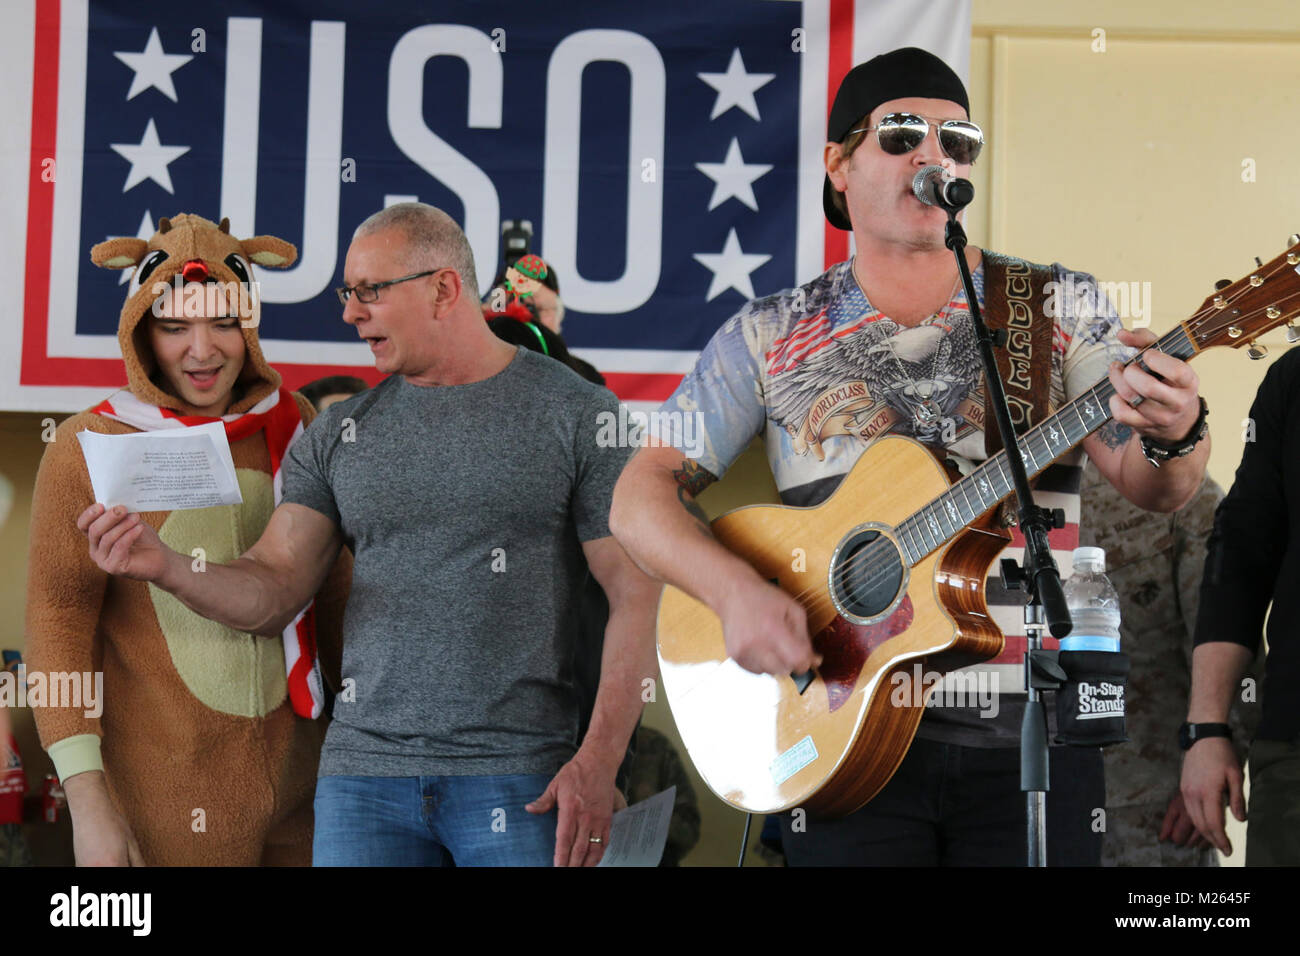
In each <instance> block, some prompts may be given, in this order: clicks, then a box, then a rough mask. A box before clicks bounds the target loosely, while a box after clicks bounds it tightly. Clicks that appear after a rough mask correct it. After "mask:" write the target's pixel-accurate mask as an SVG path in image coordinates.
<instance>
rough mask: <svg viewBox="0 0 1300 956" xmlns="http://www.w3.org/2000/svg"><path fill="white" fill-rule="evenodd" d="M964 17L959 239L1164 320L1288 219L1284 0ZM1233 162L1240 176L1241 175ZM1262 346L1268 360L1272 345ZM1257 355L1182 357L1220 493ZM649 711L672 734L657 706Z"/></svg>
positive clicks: (996, 2) (20, 525)
mask: <svg viewBox="0 0 1300 956" xmlns="http://www.w3.org/2000/svg"><path fill="white" fill-rule="evenodd" d="M973 19H974V35H973V37H972V49H971V83H970V86H971V97H972V113H973V116H974V118H975V119H977V120H978V121H980V122H981V123H983V124H984V126H985V128H986V130H987V131H988V133H989V136H990V145H989V147H988V151H987V152H986V154H985V157H984V158H983V159H982V160H981V162H980V164H979V165H978V167H977V168H976V172H975V176H974V178H975V183H976V187H977V189H978V194H979V198H978V199H977V202H976V205H975V206H973V207H972V209H971V213H970V219H969V222H968V227H969V230H970V233H971V238H972V241H974V242H976V243H977V244H987V245H989V246H990V248H996V249H999V250H1001V251H1004V252H1009V253H1014V254H1017V255H1021V256H1025V257H1028V258H1031V259H1036V260H1038V261H1052V260H1056V261H1060V262H1063V263H1065V264H1066V265H1068V266H1070V267H1072V268H1076V269H1084V270H1087V271H1091V272H1093V273H1095V274H1096V275H1097V276H1098V278H1100V279H1102V280H1107V281H1125V282H1137V283H1139V286H1140V284H1141V283H1145V282H1149V283H1150V284H1151V286H1150V288H1151V296H1152V303H1153V306H1154V308H1153V315H1152V327H1153V329H1154V330H1155V331H1156V332H1157V333H1161V332H1164V331H1166V330H1167V329H1169V328H1171V327H1172V326H1173V324H1174V323H1176V322H1178V321H1180V320H1181V319H1183V318H1185V317H1187V316H1188V315H1189V314H1190V313H1191V312H1192V311H1193V310H1195V309H1196V308H1197V307H1198V306H1199V305H1200V303H1201V302H1202V300H1203V299H1204V298H1205V297H1206V296H1207V295H1209V294H1210V291H1211V288H1212V285H1213V282H1214V280H1216V279H1219V278H1231V279H1236V278H1238V277H1239V276H1241V275H1243V274H1244V273H1245V272H1246V271H1247V270H1249V269H1250V268H1251V265H1252V257H1253V256H1255V255H1259V256H1260V257H1261V258H1263V259H1264V260H1265V261H1267V260H1268V259H1270V258H1272V257H1273V256H1274V255H1276V254H1277V253H1278V252H1279V251H1281V248H1282V241H1283V239H1284V237H1285V236H1287V235H1288V234H1290V233H1293V232H1297V231H1300V189H1298V188H1297V187H1296V186H1295V184H1294V183H1293V181H1292V179H1291V174H1292V173H1293V172H1294V170H1295V163H1294V157H1295V156H1297V155H1300V123H1296V122H1295V118H1296V117H1297V112H1298V108H1300V102H1298V98H1300V94H1297V92H1296V87H1295V76H1296V67H1295V64H1296V63H1298V62H1300V12H1297V7H1296V6H1295V4H1294V2H1293V0H1264V2H1261V0H1253V2H1251V3H1249V4H1243V3H1238V4H1223V3H1220V2H1218V0H1193V2H1189V0H1181V2H1175V0H1146V2H1140V3H1139V2H1121V0H1088V2H1082V0H1069V2H1054V3H1050V4H1045V3H1040V2H1036V0H975V2H974V18H973ZM1097 28H1100V29H1104V30H1105V31H1106V50H1105V52H1104V53H1103V52H1093V49H1092V46H1093V43H1094V38H1093V35H1092V31H1093V30H1094V29H1097ZM1247 158H1251V159H1254V160H1255V167H1256V182H1253V183H1245V182H1242V178H1241V173H1242V161H1243V160H1244V159H1247ZM1264 341H1265V342H1266V343H1268V344H1269V346H1270V350H1271V351H1270V356H1269V361H1271V360H1272V359H1274V358H1276V357H1277V355H1279V354H1280V353H1281V351H1282V349H1283V348H1284V344H1283V343H1284V340H1283V338H1282V336H1281V334H1280V333H1274V334H1273V335H1270V336H1268V337H1267V338H1266V339H1265V340H1264ZM1267 364H1268V362H1267V361H1265V362H1250V361H1248V360H1247V358H1246V356H1245V355H1244V354H1243V353H1241V352H1235V351H1234V352H1230V351H1227V350H1218V351H1217V352H1211V353H1209V354H1207V355H1204V356H1201V357H1198V358H1197V360H1196V361H1195V363H1194V366H1193V367H1194V369H1195V370H1196V371H1197V373H1198V374H1199V376H1200V378H1201V390H1202V393H1203V394H1204V395H1205V396H1206V398H1207V400H1208V402H1209V404H1210V408H1211V416H1210V421H1211V432H1212V438H1213V442H1214V452H1213V456H1212V458H1211V463H1210V473H1211V475H1213V476H1214V477H1215V478H1216V479H1217V480H1218V481H1219V482H1220V483H1221V484H1224V485H1225V486H1227V485H1228V484H1230V483H1231V479H1232V472H1233V470H1234V469H1235V467H1236V464H1237V462H1238V461H1239V460H1240V457H1241V451H1242V443H1241V421H1242V419H1243V418H1245V416H1246V413H1247V409H1248V407H1249V404H1250V400H1251V398H1252V396H1253V394H1254V391H1255V388H1256V386H1257V385H1258V383H1259V381H1260V379H1261V377H1262V376H1263V373H1264V370H1265V368H1266V366H1267ZM41 418H42V416H40V415H17V414H0V468H2V469H3V470H4V471H5V473H6V474H7V475H9V477H10V478H11V479H12V480H13V482H14V485H15V486H16V492H17V497H16V502H15V508H14V513H13V514H12V515H11V517H10V519H9V522H8V523H7V525H6V526H5V527H4V528H3V529H0V608H2V609H3V610H4V612H5V613H4V615H3V619H2V620H0V646H3V647H13V646H21V615H22V610H21V609H22V604H23V587H24V580H25V575H26V571H25V566H26V529H27V518H28V510H27V507H28V497H29V495H30V489H31V485H32V480H33V477H34V474H35V466H36V462H37V460H38V459H39V456H40V451H41V448H42V447H43V446H42V444H41V442H40V421H41ZM757 500H773V488H772V484H771V479H770V477H768V476H767V475H766V473H765V468H764V465H763V461H762V457H761V449H759V448H757V447H755V448H751V449H750V451H749V452H748V453H747V457H746V459H745V460H743V461H742V462H740V463H738V464H737V466H736V467H735V468H734V469H733V471H732V472H731V474H729V475H728V476H727V478H726V479H725V480H724V481H723V482H721V483H720V484H718V485H717V486H715V487H714V488H711V489H710V490H709V491H708V492H706V494H705V495H704V498H703V504H704V505H705V507H706V509H707V510H709V511H710V513H711V514H717V513H720V512H721V511H724V510H727V509H728V508H731V507H734V506H736V505H738V504H742V503H747V502H751V501H757ZM647 721H648V723H650V724H651V725H652V726H656V727H659V728H661V729H666V730H668V731H669V732H670V733H672V728H671V715H670V714H669V713H668V710H667V706H666V704H665V703H664V701H663V700H662V699H661V700H659V701H657V702H656V703H654V704H652V705H651V707H650V709H649V712H648V715H647ZM19 722H20V724H22V723H23V722H24V716H23V715H20V718H19ZM25 724H26V726H28V727H29V726H30V719H29V717H28V718H27V719H26V720H25ZM674 736H675V734H674ZM28 743H29V741H28V740H23V741H22V744H23V745H24V748H25V752H27V753H28V754H29V762H35V761H34V759H33V757H34V752H33V750H32V749H31V748H30V747H28V746H27V745H28ZM692 773H693V770H692ZM694 779H695V783H696V788H697V791H698V793H699V798H700V803H701V808H702V810H703V811H704V813H705V826H704V838H703V839H702V841H701V845H700V846H699V847H698V848H697V850H696V851H695V853H694V854H693V855H692V857H691V860H690V862H691V863H714V864H729V863H734V861H735V851H736V848H737V846H738V842H739V838H740V830H741V826H742V825H743V817H742V816H741V815H740V814H738V813H735V812H734V811H730V810H729V809H727V808H725V807H724V806H723V805H722V804H721V803H720V802H719V801H718V800H717V799H716V798H714V797H713V796H712V795H711V794H709V793H708V791H707V789H706V788H705V787H704V785H703V784H702V783H701V782H700V781H699V778H698V777H695V778H694ZM1237 858H1238V859H1239V858H1240V854H1237Z"/></svg>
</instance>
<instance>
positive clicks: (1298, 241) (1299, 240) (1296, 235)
mask: <svg viewBox="0 0 1300 956" xmlns="http://www.w3.org/2000/svg"><path fill="white" fill-rule="evenodd" d="M1297 245H1300V232H1293V233H1291V235H1289V236H1287V239H1286V247H1287V248H1288V249H1290V248H1291V247H1292V246H1297Z"/></svg>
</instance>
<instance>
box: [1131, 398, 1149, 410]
mask: <svg viewBox="0 0 1300 956" xmlns="http://www.w3.org/2000/svg"><path fill="white" fill-rule="evenodd" d="M1146 400H1147V399H1146V396H1145V395H1139V396H1138V397H1137V398H1135V399H1133V401H1131V402H1129V403H1128V407H1129V408H1137V407H1138V406H1139V405H1141V404H1142V403H1143V402H1145V401H1146Z"/></svg>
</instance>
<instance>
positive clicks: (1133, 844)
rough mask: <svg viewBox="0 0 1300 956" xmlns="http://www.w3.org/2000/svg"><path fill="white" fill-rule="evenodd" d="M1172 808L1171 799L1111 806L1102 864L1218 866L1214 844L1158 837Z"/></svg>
mask: <svg viewBox="0 0 1300 956" xmlns="http://www.w3.org/2000/svg"><path fill="white" fill-rule="evenodd" d="M1168 809H1169V804H1168V803H1145V804H1139V805H1137V806H1133V807H1107V808H1106V832H1105V834H1103V837H1102V841H1101V865H1102V866H1218V865H1219V861H1218V857H1217V856H1216V855H1215V853H1214V850H1213V849H1212V848H1210V847H1201V848H1199V849H1195V848H1192V847H1186V846H1176V845H1175V844H1173V843H1171V842H1170V841H1168V840H1165V841H1164V842H1161V841H1159V840H1157V839H1156V838H1157V837H1158V836H1160V824H1161V823H1163V822H1164V819H1165V812H1166V811H1167V810H1168Z"/></svg>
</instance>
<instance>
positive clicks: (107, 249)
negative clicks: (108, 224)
mask: <svg viewBox="0 0 1300 956" xmlns="http://www.w3.org/2000/svg"><path fill="white" fill-rule="evenodd" d="M148 249H149V243H148V242H146V241H145V240H144V239H133V238H131V237H130V236H121V237H119V238H117V239H109V240H107V241H105V242H100V243H96V244H95V246H94V247H93V248H92V249H91V250H90V261H91V262H93V263H94V264H95V265H97V266H100V267H101V268H104V269H129V268H131V267H132V266H133V265H136V264H138V263H139V262H140V260H141V259H143V258H144V254H145V252H146V251H147V250H148Z"/></svg>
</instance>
